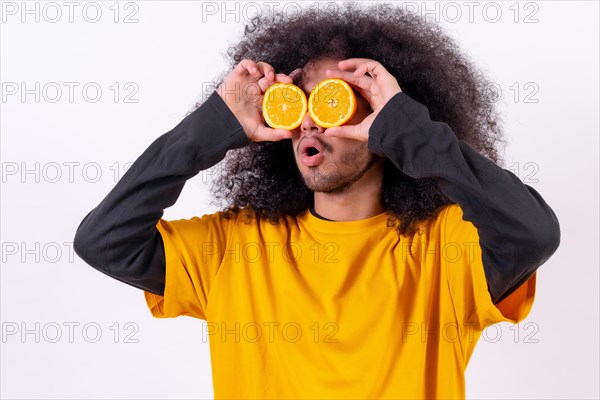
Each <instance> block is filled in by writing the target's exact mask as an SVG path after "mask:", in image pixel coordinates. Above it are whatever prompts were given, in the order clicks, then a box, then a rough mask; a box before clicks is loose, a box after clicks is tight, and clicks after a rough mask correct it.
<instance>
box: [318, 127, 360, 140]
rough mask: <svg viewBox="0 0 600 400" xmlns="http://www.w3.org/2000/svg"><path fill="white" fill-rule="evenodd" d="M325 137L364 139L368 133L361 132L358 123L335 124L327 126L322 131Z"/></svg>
mask: <svg viewBox="0 0 600 400" xmlns="http://www.w3.org/2000/svg"><path fill="white" fill-rule="evenodd" d="M323 134H324V135H325V136H326V137H339V138H344V139H355V140H360V141H366V140H367V139H368V135H365V134H364V133H363V132H362V129H361V126H360V124H359V125H343V126H335V127H333V128H327V129H325V131H324V132H323Z"/></svg>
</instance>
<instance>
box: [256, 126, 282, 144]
mask: <svg viewBox="0 0 600 400" xmlns="http://www.w3.org/2000/svg"><path fill="white" fill-rule="evenodd" d="M252 136H253V137H252V138H251V139H252V140H253V141H255V142H277V141H279V140H283V139H289V138H291V137H292V132H291V131H289V130H287V129H279V128H277V129H273V128H268V127H266V126H265V125H263V124H260V125H258V127H257V128H256V130H255V131H254V134H253V135H252Z"/></svg>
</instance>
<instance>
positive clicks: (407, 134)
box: [74, 92, 560, 303]
mask: <svg viewBox="0 0 600 400" xmlns="http://www.w3.org/2000/svg"><path fill="white" fill-rule="evenodd" d="M249 143H250V139H249V138H248V137H247V136H246V134H245V132H244V131H243V129H242V127H241V125H240V124H239V122H238V120H237V118H236V117H235V115H234V114H233V113H232V112H231V110H230V109H229V108H228V106H227V105H226V104H225V102H224V101H223V100H222V99H221V97H220V96H219V95H218V94H217V93H216V92H214V93H213V94H212V95H211V96H210V97H209V98H208V99H207V101H206V102H205V103H204V104H202V105H201V106H200V107H199V108H197V109H196V110H194V111H193V112H192V113H191V114H190V115H188V116H187V117H185V118H184V119H183V120H182V121H181V122H180V123H179V124H178V125H177V126H176V127H175V128H174V129H172V130H171V131H169V132H167V133H165V134H163V135H162V136H160V137H159V138H158V139H156V140H155V141H154V142H153V143H152V144H151V145H150V146H149V147H148V149H146V151H144V153H142V155H141V156H140V157H139V158H138V159H137V160H136V161H135V162H134V164H133V165H132V166H131V168H130V169H129V170H127V172H126V173H125V174H124V176H123V177H122V178H121V180H119V182H118V183H117V184H116V186H115V187H114V188H113V189H112V190H111V191H110V192H109V193H108V195H107V196H106V197H105V198H104V199H103V200H102V202H101V203H100V204H99V205H98V206H97V207H96V208H94V209H93V210H91V211H90V212H89V213H88V214H87V215H86V216H85V218H84V219H83V221H82V222H81V224H80V225H79V228H78V229H77V233H76V235H75V240H74V250H75V252H76V253H77V255H78V256H79V257H81V258H82V259H83V260H84V261H86V262H87V263H88V264H90V265H91V266H92V267H94V268H96V269H98V270H99V271H101V272H103V273H105V274H107V275H109V276H111V277H113V278H115V279H118V280H120V281H123V282H125V283H128V284H130V285H132V286H135V287H137V288H140V289H143V290H147V291H149V292H152V293H155V294H159V295H163V293H164V287H165V254H164V247H163V242H162V238H161V236H160V234H159V232H158V231H157V229H156V224H157V223H158V220H159V219H160V218H161V217H162V215H163V212H164V211H163V210H164V209H165V208H167V207H170V206H172V205H173V204H174V203H175V201H176V200H177V198H178V197H179V194H180V193H181V190H182V189H183V186H184V185H185V182H186V181H187V180H188V179H190V178H192V177H193V176H195V175H196V174H198V172H200V171H201V170H204V169H208V168H210V167H211V166H213V165H215V164H217V163H218V162H219V161H221V160H222V159H223V158H224V157H225V154H226V152H227V150H229V149H235V148H240V147H243V146H245V145H247V144H249ZM368 146H369V149H370V150H371V151H373V152H374V153H376V154H379V155H382V156H385V157H387V158H389V159H390V160H391V161H392V162H393V163H394V164H395V165H396V166H397V167H398V168H400V169H401V170H402V171H403V172H404V173H405V174H407V175H408V176H411V177H413V178H421V177H435V178H437V179H439V184H440V188H441V190H442V191H443V192H444V193H445V194H446V195H447V196H448V197H449V198H450V199H452V200H453V201H455V202H456V203H457V204H458V205H459V206H460V207H461V209H462V210H463V215H464V218H465V219H466V220H468V221H471V222H472V223H473V225H474V226H475V227H476V228H477V230H478V233H479V237H480V245H481V249H482V257H483V260H482V261H483V265H484V270H485V275H486V279H487V282H488V288H489V291H490V294H491V296H492V300H493V301H494V302H495V303H497V302H498V301H500V300H502V299H503V298H505V297H506V296H507V295H509V294H510V293H512V291H514V290H515V289H516V288H517V287H519V286H520V285H521V284H522V283H523V282H524V281H526V280H527V279H528V278H529V277H530V276H531V275H532V274H533V273H534V272H535V270H536V269H537V268H538V267H539V266H540V265H541V264H543V263H544V262H545V261H546V260H547V259H548V258H549V257H550V256H551V255H552V254H553V253H554V252H555V251H556V248H557V247H558V245H559V242H560V228H559V223H558V219H557V218H556V215H555V214H554V212H553V211H552V209H551V208H550V207H549V206H548V204H546V202H545V201H544V200H543V199H542V197H541V196H540V195H539V193H538V192H536V191H535V190H534V189H533V188H531V187H529V186H527V185H525V184H523V183H522V182H521V181H520V180H519V179H518V177H516V176H515V175H514V174H513V173H511V172H510V171H508V170H505V169H502V168H501V167H499V166H497V165H496V164H494V163H493V162H491V161H490V160H488V159H487V158H485V157H484V156H482V155H481V154H479V153H478V152H477V151H475V150H474V149H473V148H471V147H470V146H469V145H468V144H467V143H465V142H463V141H461V140H458V139H457V138H456V136H455V135H454V133H453V132H452V130H451V129H450V127H449V126H448V125H447V124H445V123H443V122H437V121H431V119H430V117H429V113H428V110H427V108H426V107H425V106H424V105H422V104H420V103H418V102H417V101H415V100H413V99H412V98H410V97H409V96H408V95H406V93H404V92H401V93H398V94H397V95H395V96H394V97H393V98H392V99H390V100H389V101H388V103H387V104H386V105H385V106H384V107H383V109H382V110H381V111H380V113H379V114H378V115H377V117H376V118H375V120H374V121H373V124H372V126H371V128H370V131H369V140H368ZM311 211H312V212H313V213H314V210H311Z"/></svg>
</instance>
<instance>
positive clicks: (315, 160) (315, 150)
mask: <svg viewBox="0 0 600 400" xmlns="http://www.w3.org/2000/svg"><path fill="white" fill-rule="evenodd" d="M299 153H300V160H301V161H302V164H304V165H306V166H307V167H315V166H317V165H319V164H320V163H321V162H322V161H323V145H322V144H321V142H320V141H319V140H317V139H315V138H314V137H311V136H308V137H305V138H304V139H302V141H301V142H300V146H299Z"/></svg>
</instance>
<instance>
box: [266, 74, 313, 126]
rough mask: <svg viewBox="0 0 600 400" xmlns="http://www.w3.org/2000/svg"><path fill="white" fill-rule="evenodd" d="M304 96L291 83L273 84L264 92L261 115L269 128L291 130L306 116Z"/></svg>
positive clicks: (300, 90)
mask: <svg viewBox="0 0 600 400" xmlns="http://www.w3.org/2000/svg"><path fill="white" fill-rule="evenodd" d="M306 109H307V101H306V95H305V94H304V92H303V91H302V89H300V88H299V87H298V86H296V85H293V84H291V83H274V84H272V85H271V86H269V88H268V89H267V90H266V91H265V94H264V97H263V103H262V113H263V117H264V119H265V122H266V123H267V124H268V125H269V126H270V127H271V128H281V129H287V130H292V129H296V128H297V127H299V126H300V124H302V120H303V119H304V116H305V115H306Z"/></svg>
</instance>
